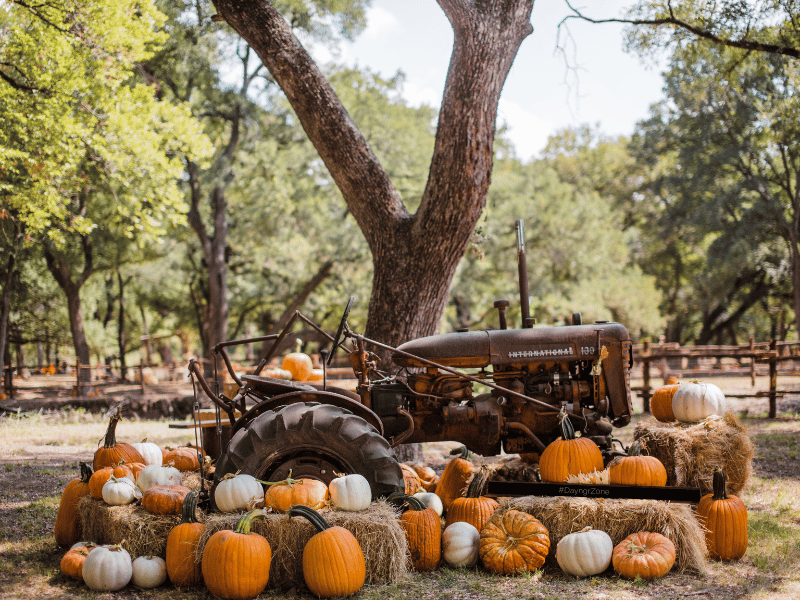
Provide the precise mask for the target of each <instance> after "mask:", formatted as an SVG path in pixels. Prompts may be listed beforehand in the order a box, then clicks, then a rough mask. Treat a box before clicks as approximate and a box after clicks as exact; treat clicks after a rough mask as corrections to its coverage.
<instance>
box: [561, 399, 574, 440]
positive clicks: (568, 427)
mask: <svg viewBox="0 0 800 600" xmlns="http://www.w3.org/2000/svg"><path fill="white" fill-rule="evenodd" d="M558 419H559V420H560V421H561V436H562V437H563V438H564V441H566V440H574V439H575V428H574V427H573V426H572V421H570V420H569V417H568V416H567V411H565V410H564V407H563V406H562V407H561V411H560V412H559V413H558Z"/></svg>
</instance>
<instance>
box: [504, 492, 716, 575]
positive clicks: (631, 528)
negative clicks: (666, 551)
mask: <svg viewBox="0 0 800 600" xmlns="http://www.w3.org/2000/svg"><path fill="white" fill-rule="evenodd" d="M510 509H515V510H519V511H522V512H526V513H528V514H531V515H533V516H534V517H536V518H537V519H539V520H540V521H541V522H542V524H543V525H544V526H545V527H546V528H547V530H548V531H549V533H550V552H549V554H548V556H547V562H548V563H550V564H553V563H554V562H555V551H556V546H557V545H558V542H559V541H560V540H561V539H562V538H563V537H565V536H566V535H568V534H570V533H575V532H577V531H580V530H581V529H583V528H584V527H592V528H593V529H600V530H602V531H605V532H606V533H607V534H608V535H609V536H610V537H611V541H612V542H614V545H617V544H619V543H620V542H621V541H622V540H624V539H625V538H626V537H627V536H629V535H630V534H632V533H636V532H637V531H653V532H657V533H660V534H662V535H664V536H666V537H668V538H669V539H670V540H672V543H673V544H675V550H676V559H675V565H676V567H677V568H678V569H679V570H680V571H695V572H698V573H706V572H708V560H707V553H706V543H705V536H704V534H703V530H702V529H701V527H700V525H699V524H698V522H697V519H696V518H695V516H694V512H693V511H692V509H691V507H690V506H688V505H685V504H675V503H671V502H663V501H659V500H616V499H614V500H610V499H599V500H594V499H591V498H561V497H539V496H524V497H522V498H513V499H504V500H503V501H502V503H501V505H500V509H499V510H501V511H503V510H510Z"/></svg>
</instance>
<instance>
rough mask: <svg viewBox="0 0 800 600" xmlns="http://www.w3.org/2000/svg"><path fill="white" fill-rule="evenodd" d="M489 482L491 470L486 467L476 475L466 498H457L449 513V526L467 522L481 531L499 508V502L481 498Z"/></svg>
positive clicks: (484, 497) (468, 488) (468, 487)
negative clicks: (458, 522) (457, 522)
mask: <svg viewBox="0 0 800 600" xmlns="http://www.w3.org/2000/svg"><path fill="white" fill-rule="evenodd" d="M488 480H489V470H488V469H487V468H486V467H485V466H484V467H481V469H480V470H479V471H478V472H477V473H476V474H475V476H474V477H473V478H472V481H471V482H470V484H469V486H467V492H466V495H465V496H462V497H459V498H456V499H454V500H453V503H452V504H451V505H450V509H449V510H448V511H447V524H448V525H451V524H452V523H455V522H456V521H466V522H467V523H469V524H470V525H474V526H475V529H477V530H478V531H480V530H481V529H483V526H484V525H485V524H486V521H488V520H489V519H490V518H491V516H492V515H493V514H494V511H496V510H497V509H498V507H499V504H498V503H497V500H495V499H494V498H487V497H486V496H481V492H482V491H483V488H484V487H485V485H486V482H487V481H488Z"/></svg>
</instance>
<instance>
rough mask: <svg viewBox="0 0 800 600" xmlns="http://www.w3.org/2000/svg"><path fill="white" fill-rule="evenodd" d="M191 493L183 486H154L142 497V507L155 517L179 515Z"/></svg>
mask: <svg viewBox="0 0 800 600" xmlns="http://www.w3.org/2000/svg"><path fill="white" fill-rule="evenodd" d="M191 491H192V490H190V489H189V488H187V487H184V486H182V485H154V486H151V487H150V488H148V490H147V491H146V492H145V493H144V495H143V496H142V506H143V507H144V509H145V510H146V511H147V512H150V513H153V514H154V515H179V514H181V511H182V509H183V501H184V499H185V498H186V496H187V495H188V494H189V492H191Z"/></svg>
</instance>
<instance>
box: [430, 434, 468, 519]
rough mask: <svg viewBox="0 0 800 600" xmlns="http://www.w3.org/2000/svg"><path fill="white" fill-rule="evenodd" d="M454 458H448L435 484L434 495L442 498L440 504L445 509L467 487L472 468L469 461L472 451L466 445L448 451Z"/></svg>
mask: <svg viewBox="0 0 800 600" xmlns="http://www.w3.org/2000/svg"><path fill="white" fill-rule="evenodd" d="M450 454H452V455H454V456H455V458H452V459H450V462H448V463H447V466H446V467H445V468H444V471H443V472H442V476H441V477H440V478H439V483H437V484H436V495H437V496H439V498H441V499H442V506H444V509H445V510H447V509H449V508H450V505H451V504H452V503H453V500H455V499H456V498H458V497H459V496H460V495H461V493H462V492H463V491H464V488H466V487H467V482H468V481H469V479H470V477H472V473H473V470H474V466H473V464H472V463H471V462H470V461H469V458H470V457H471V456H472V453H471V452H470V451H469V450H467V447H466V446H461V447H459V448H456V449H454V450H451V451H450Z"/></svg>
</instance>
